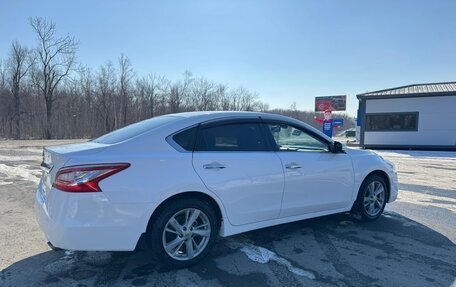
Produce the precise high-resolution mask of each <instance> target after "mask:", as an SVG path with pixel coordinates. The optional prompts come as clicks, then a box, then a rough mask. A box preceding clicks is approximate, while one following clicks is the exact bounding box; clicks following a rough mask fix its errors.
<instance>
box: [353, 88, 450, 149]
mask: <svg viewBox="0 0 456 287" xmlns="http://www.w3.org/2000/svg"><path fill="white" fill-rule="evenodd" d="M357 98H358V99H359V111H358V117H359V118H360V121H359V125H360V126H359V134H358V135H357V136H359V143H360V145H361V146H362V147H365V148H399V149H403V148H406V149H445V150H456V82H447V83H433V84H417V85H410V86H403V87H397V88H392V89H386V90H380V91H375V92H368V93H364V94H359V95H357Z"/></svg>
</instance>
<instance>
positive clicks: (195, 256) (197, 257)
mask: <svg viewBox="0 0 456 287" xmlns="http://www.w3.org/2000/svg"><path fill="white" fill-rule="evenodd" d="M192 220H193V223H191V221H192ZM219 226H220V224H219V222H218V220H217V216H216V214H215V212H214V209H213V208H212V207H211V206H210V205H209V204H208V203H207V202H205V201H202V200H198V199H191V198H185V199H180V200H178V201H174V202H172V203H171V204H168V205H166V206H165V207H164V208H163V209H162V210H161V211H160V213H159V214H158V216H157V217H156V218H155V219H154V222H152V228H151V230H150V233H149V235H148V238H149V240H150V241H149V242H150V246H151V248H152V253H153V256H154V257H155V259H156V260H157V262H159V264H160V265H161V266H163V267H172V268H185V267H188V266H190V265H193V264H195V263H197V262H199V261H201V260H202V259H203V258H204V257H205V256H207V254H208V253H209V252H210V250H211V249H212V246H213V244H214V242H215V239H216V237H217V234H218V231H219ZM191 249H192V250H191Z"/></svg>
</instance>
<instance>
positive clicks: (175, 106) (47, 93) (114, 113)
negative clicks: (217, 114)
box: [0, 18, 354, 139]
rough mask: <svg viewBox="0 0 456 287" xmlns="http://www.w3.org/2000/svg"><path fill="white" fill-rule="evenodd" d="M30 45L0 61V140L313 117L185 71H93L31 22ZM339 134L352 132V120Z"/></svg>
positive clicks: (45, 26) (67, 42) (50, 30)
mask: <svg viewBox="0 0 456 287" xmlns="http://www.w3.org/2000/svg"><path fill="white" fill-rule="evenodd" d="M30 26H31V28H32V29H33V31H34V32H35V35H36V38H37V43H36V47H32V48H28V47H24V46H23V45H21V44H20V43H18V42H13V43H12V44H11V49H10V52H9V54H8V55H6V57H5V58H4V59H3V60H1V58H0V138H14V139H42V138H47V139H50V138H92V137H96V136H98V135H101V134H104V133H107V132H110V131H112V130H114V129H117V128H120V127H123V126H125V125H128V124H131V123H134V122H137V121H140V120H144V119H147V118H151V117H154V116H159V115H163V114H168V113H176V112H186V111H207V110H232V111H265V112H274V113H280V114H285V115H288V116H291V117H294V118H298V119H300V120H303V121H305V122H307V123H309V124H311V125H314V126H319V124H318V123H316V122H314V120H313V117H314V115H315V113H313V112H304V111H298V110H297V109H296V108H295V104H292V105H291V106H290V109H287V110H279V109H274V110H270V109H269V106H268V104H266V103H264V102H262V101H261V100H259V97H258V94H257V93H256V92H252V91H249V90H248V89H246V88H243V87H239V88H231V87H229V86H228V85H226V84H221V83H216V82H213V81H211V80H208V79H206V78H204V77H195V76H193V75H192V74H191V73H190V72H189V71H185V72H184V73H183V77H182V79H181V80H177V81H171V80H169V79H167V78H166V77H165V76H162V75H158V74H152V73H151V74H148V75H137V74H136V73H135V72H134V69H133V66H132V64H131V62H130V60H129V58H128V57H127V56H125V55H124V54H121V55H120V57H119V58H118V59H117V60H116V61H115V62H112V61H109V62H107V63H105V64H103V65H101V66H100V67H98V68H97V69H92V68H89V67H87V66H84V65H83V64H81V63H79V62H77V60H76V52H77V49H78V45H79V43H78V41H77V40H76V39H75V38H74V37H71V36H63V37H61V36H58V34H57V31H56V27H55V24H54V23H52V22H49V21H47V20H45V19H42V18H31V19H30ZM338 117H342V118H344V120H345V126H344V127H343V128H349V127H352V126H353V125H354V124H353V118H352V117H350V116H348V115H338Z"/></svg>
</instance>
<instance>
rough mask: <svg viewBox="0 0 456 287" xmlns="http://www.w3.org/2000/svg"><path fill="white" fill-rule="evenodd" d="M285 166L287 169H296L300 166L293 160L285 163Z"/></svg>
mask: <svg viewBox="0 0 456 287" xmlns="http://www.w3.org/2000/svg"><path fill="white" fill-rule="evenodd" d="M285 168H287V169H298V168H301V166H300V165H299V164H297V163H295V162H292V163H289V164H287V165H285Z"/></svg>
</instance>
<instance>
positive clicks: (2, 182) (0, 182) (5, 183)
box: [0, 181, 13, 185]
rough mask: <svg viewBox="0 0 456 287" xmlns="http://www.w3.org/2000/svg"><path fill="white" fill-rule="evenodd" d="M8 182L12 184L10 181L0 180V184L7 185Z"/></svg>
mask: <svg viewBox="0 0 456 287" xmlns="http://www.w3.org/2000/svg"><path fill="white" fill-rule="evenodd" d="M8 184H13V182H12V181H0V185H8Z"/></svg>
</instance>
